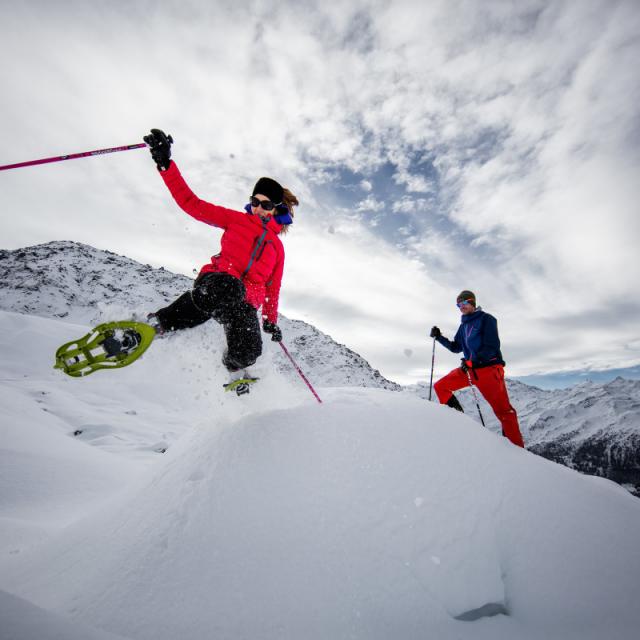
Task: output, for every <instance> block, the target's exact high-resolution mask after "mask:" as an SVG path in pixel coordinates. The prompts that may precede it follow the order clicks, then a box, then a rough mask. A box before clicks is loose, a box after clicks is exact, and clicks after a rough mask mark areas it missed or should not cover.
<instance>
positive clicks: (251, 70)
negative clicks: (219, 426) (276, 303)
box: [0, 0, 640, 384]
mask: <svg viewBox="0 0 640 640" xmlns="http://www.w3.org/2000/svg"><path fill="white" fill-rule="evenodd" d="M0 54H1V55H2V59H3V60H5V61H11V62H10V63H9V62H4V63H3V65H2V67H1V69H0V83H1V86H2V88H3V100H2V101H1V102H0V123H1V125H0V126H1V127H2V142H3V144H2V145H0V165H4V164H11V163H15V162H20V161H25V160H30V159H36V158H43V157H48V156H54V155H60V154H70V153H77V152H81V151H87V150H92V149H100V148H107V147H114V146H120V145H125V144H133V143H137V142H140V141H141V138H142V136H143V135H145V134H146V133H147V132H148V130H149V129H150V128H152V127H158V128H162V129H163V130H165V131H166V132H167V133H170V134H171V135H172V136H173V138H174V140H175V144H174V146H173V158H174V160H175V161H176V163H177V164H178V166H179V168H180V170H181V171H182V173H183V175H184V176H185V178H186V180H187V182H188V183H189V185H190V186H191V188H192V189H193V190H194V191H195V193H196V194H198V195H199V196H200V197H201V198H203V199H205V200H208V201H210V202H214V203H216V204H221V205H224V206H227V207H231V208H237V209H242V207H243V206H244V204H245V203H246V202H247V200H248V195H249V194H250V192H251V189H252V187H253V184H254V182H255V180H256V179H257V178H258V177H260V176H262V175H268V176H272V177H274V178H275V179H277V180H278V181H280V182H281V183H282V184H284V185H285V186H287V187H289V188H290V189H291V190H292V191H293V192H294V193H295V194H296V195H297V196H298V198H299V200H300V202H301V205H300V207H299V208H298V211H297V215H296V220H295V223H294V225H293V227H292V228H291V232H290V233H289V234H287V236H286V237H285V238H284V243H285V248H286V252H287V258H286V265H285V274H284V279H283V287H282V292H281V300H280V302H281V304H280V311H281V313H283V314H284V315H286V316H288V317H290V318H298V319H301V320H305V321H307V322H309V323H311V324H313V325H315V326H316V327H317V328H319V329H320V330H322V331H324V332H325V333H328V334H329V335H331V336H332V337H333V338H334V339H335V340H337V341H338V342H341V343H344V344H346V345H348V346H349V347H350V348H352V349H354V350H355V351H357V352H358V353H360V354H361V355H363V356H364V357H365V358H366V359H367V360H368V361H369V362H370V363H371V364H372V365H373V366H374V367H375V368H377V369H379V370H380V371H381V373H383V375H385V376H386V377H388V378H390V379H393V380H395V381H396V382H400V383H405V384H407V383H411V382H417V381H418V380H425V379H428V377H429V373H430V367H431V356H432V340H431V339H430V338H429V330H430V328H431V326H432V325H434V324H436V325H438V326H439V327H440V328H441V330H442V332H443V334H444V335H447V336H449V337H452V336H453V334H454V333H455V331H456V329H457V327H458V325H459V314H458V312H457V309H456V307H455V299H456V296H457V294H458V293H459V292H460V291H461V290H462V289H471V290H472V291H474V292H475V293H476V296H477V300H478V303H479V304H480V305H481V306H482V307H483V308H484V309H485V310H486V311H488V312H489V313H492V314H493V315H495V316H496V317H497V318H498V323H499V330H500V337H501V340H502V351H503V355H504V357H505V360H506V361H507V375H508V376H510V377H516V376H536V380H544V379H546V380H547V381H549V380H552V379H555V380H560V379H563V380H568V379H569V378H570V377H571V376H573V377H575V378H581V377H582V378H584V376H588V375H589V374H590V373H593V372H602V371H603V370H616V373H620V371H622V373H623V375H624V373H625V372H629V373H630V375H633V377H638V365H640V330H639V328H638V327H639V326H640V323H639V322H638V317H637V316H638V312H639V311H640V298H638V297H637V296H635V290H636V284H637V281H638V277H639V276H640V264H639V261H638V258H637V250H636V245H637V243H638V241H639V240H640V217H639V215H638V214H639V213H640V211H639V208H640V207H639V205H638V202H640V179H639V178H640V171H639V169H640V145H639V141H640V117H639V107H638V105H639V104H640V76H639V74H638V72H637V61H638V59H639V54H640V4H638V3H637V2H635V1H634V0H628V1H625V0H619V1H614V0H603V1H601V2H600V1H596V0H588V1H587V0H585V1H584V2H579V3H576V2H569V1H567V2H563V1H556V2H551V1H537V0H536V1H534V0H531V1H525V0H523V1H520V2H508V1H487V2H479V1H477V2H472V1H458V2H451V1H446V2H445V1H435V0H434V1H430V2H418V1H401V0H394V1H393V2H388V1H385V2H382V1H380V2H378V1H370V0H369V1H363V0H350V1H349V2H323V3H321V2H297V1H296V2H293V1H291V2H289V1H279V2H275V1H255V2H244V1H242V0H240V1H236V0H234V1H233V2H231V1H230V2H219V1H218V2H205V1H195V0H191V1H189V0H187V1H182V2H179V3H178V2H162V1H157V0H156V1H154V2H146V1H138V2H135V1H130V2H124V1H118V0H114V1H113V2H111V3H108V5H107V4H106V3H86V2H84V3H81V2H71V1H58V2H55V3H50V2H39V1H28V0H27V1H25V2H21V3H13V2H8V1H7V0H1V1H0ZM0 212H1V214H2V215H1V216H0V225H1V226H0V237H1V238H2V241H1V243H0V246H1V248H5V249H14V248H18V247H22V246H28V245H33V244H38V243H41V242H48V241H51V240H75V241H78V242H85V243H87V244H91V245H93V246H96V247H98V248H101V249H108V250H110V251H114V252H116V253H121V254H124V255H127V256H129V257H131V258H134V259H136V260H140V261H142V262H144V263H147V264H151V265H152V266H164V267H166V268H168V269H171V270H173V271H176V272H179V273H184V274H187V275H193V274H194V270H199V269H200V267H201V266H202V265H203V264H204V263H205V262H207V261H208V260H209V259H210V256H212V255H214V254H215V253H217V251H218V247H219V237H220V232H219V231H218V230H216V229H214V228H211V227H208V226H205V225H202V224H201V223H197V222H196V221H193V220H191V219H190V218H189V217H188V216H186V215H185V214H184V213H182V212H181V211H180V210H179V209H177V207H176V205H175V203H174V202H173V200H172V199H171V197H170V195H169V193H168V192H167V190H166V188H165V187H164V185H163V183H162V181H161V179H160V178H159V176H158V175H157V172H156V169H155V165H154V163H153V162H152V161H151V159H150V157H149V155H148V152H147V151H146V150H144V149H141V150H134V151H127V152H122V153H115V154H111V155H105V156H100V157H94V158H90V159H81V160H71V161H67V162H60V163H56V164H49V165H41V166H37V167H30V168H24V169H17V170H11V171H4V172H0ZM284 339H285V343H286V336H285V337H284ZM457 364H458V356H456V355H454V354H451V353H449V352H447V351H445V350H444V349H443V348H441V347H438V348H437V350H436V358H435V375H436V376H438V375H441V374H444V373H445V372H446V371H448V370H450V369H451V368H453V367H455V366H456V365H457ZM634 372H635V373H634ZM598 375H601V374H598Z"/></svg>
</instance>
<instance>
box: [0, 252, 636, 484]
mask: <svg viewBox="0 0 640 640" xmlns="http://www.w3.org/2000/svg"><path fill="white" fill-rule="evenodd" d="M191 284H192V281H191V280H190V279H189V278H187V277H185V276H179V275H175V274H172V273H170V272H168V271H166V270H164V269H153V268H151V267H150V266H148V265H142V264H140V263H138V262H135V261H133V260H130V259H129V258H126V257H123V256H118V255H116V254H113V253H110V252H108V251H100V250H98V249H95V248H93V247H89V246H87V245H82V244H78V243H74V242H50V243H47V244H44V245H37V246H35V247H27V248H24V249H19V250H15V251H0V309H5V310H8V311H15V312H19V313H29V314H35V315H38V316H42V317H49V318H51V317H55V318H60V319H63V320H64V321H65V322H73V323H77V324H81V325H82V327H81V328H80V329H75V328H74V329H72V330H70V333H69V334H64V335H63V340H62V341H66V340H68V339H70V338H72V337H76V336H79V335H80V334H81V333H83V332H84V329H85V328H86V325H94V324H96V323H97V322H100V321H107V320H116V319H122V318H128V317H131V316H133V315H138V316H142V317H144V315H145V314H146V313H147V312H148V311H149V310H155V309H157V308H159V307H160V306H163V305H165V304H167V303H168V302H170V301H171V300H173V299H174V298H175V297H176V296H178V295H179V294H180V293H181V292H183V291H184V290H185V289H187V288H189V287H190V286H191ZM280 322H281V325H282V327H283V330H284V335H285V342H286V344H287V347H288V348H289V350H290V351H291V353H292V354H293V357H294V358H295V359H296V361H298V362H299V364H300V366H301V367H302V369H303V370H304V371H305V372H306V373H307V375H308V376H309V378H310V380H311V382H312V384H314V385H315V386H321V385H328V386H362V387H373V388H384V389H390V390H396V391H398V390H402V389H403V387H401V386H400V385H397V384H395V383H394V382H391V381H389V380H387V379H385V378H384V377H383V376H381V375H380V373H379V372H378V371H376V370H374V369H372V368H371V367H370V366H369V364H368V363H367V362H366V361H365V360H364V359H363V358H361V357H360V356H359V355H358V354H356V353H355V352H353V351H351V350H350V349H348V348H347V347H345V346H344V345H341V344H337V343H336V342H334V341H333V340H332V339H331V338H330V337H329V336H327V335H326V334H323V333H322V332H320V331H318V330H317V329H316V328H315V327H312V326H310V325H308V324H306V323H304V322H301V321H298V320H289V319H287V318H285V317H283V316H281V318H280ZM171 339H178V340H179V341H180V343H181V344H183V343H182V342H181V341H182V340H184V339H185V338H184V337H182V336H181V337H180V338H178V337H177V336H176V337H172V338H171ZM192 339H193V340H196V341H199V343H201V344H202V345H203V346H204V345H206V344H207V343H209V345H210V347H209V348H208V349H206V350H205V351H206V353H211V356H207V358H205V359H204V360H202V361H200V362H196V361H194V362H193V363H192V365H191V366H192V367H196V368H198V369H202V372H201V373H202V375H203V376H205V377H206V376H207V375H212V374H213V372H214V371H215V370H217V369H218V368H219V364H218V363H219V354H220V344H221V340H222V339H223V337H222V332H221V331H220V328H219V327H218V326H217V325H215V324H214V323H208V324H207V325H206V327H205V328H202V329H198V330H197V331H196V334H195V335H194V336H193V337H190V338H188V340H189V341H190V340H192ZM157 349H159V347H156V346H154V351H156V350H157ZM267 351H268V355H267V357H266V358H264V359H263V361H262V362H261V364H260V369H261V370H262V371H265V370H269V369H271V368H274V367H275V368H276V369H278V371H279V372H280V373H281V374H282V375H283V376H284V378H285V382H284V384H287V383H288V384H291V385H293V386H294V387H298V386H299V385H300V384H301V381H300V379H299V378H298V376H297V375H296V374H295V372H294V371H293V369H292V367H291V366H290V364H289V362H288V361H287V360H286V358H285V357H284V355H283V354H282V353H281V352H280V350H279V349H274V348H273V345H272V344H271V343H269V342H267ZM445 357H451V362H452V366H455V364H456V359H455V358H454V357H453V356H451V354H446V356H445ZM507 384H508V386H509V391H510V394H511V399H512V403H513V405H514V406H515V407H516V409H517V411H518V414H519V417H520V423H521V428H522V431H523V434H524V437H525V441H526V443H527V446H528V447H529V449H530V450H531V451H534V452H536V453H538V454H540V455H542V456H544V457H547V458H549V459H551V460H554V461H556V462H560V463H562V464H565V465H567V466H569V467H571V468H574V469H577V470H579V471H582V472H586V473H593V474H596V475H601V476H603V477H607V478H609V479H612V480H614V481H616V482H619V483H621V484H622V485H623V486H625V487H626V488H627V489H629V490H630V491H631V492H632V493H634V494H635V495H638V496H640V381H623V380H617V381H614V382H612V383H609V384H606V385H597V384H593V383H585V384H583V385H578V386H577V387H574V388H573V389H570V390H556V391H543V390H541V389H537V388H536V387H532V386H529V385H526V384H522V383H520V382H517V381H513V380H510V381H508V382H507ZM404 390H406V391H408V392H409V393H412V394H417V395H418V396H420V397H422V398H427V397H428V387H427V386H426V385H424V384H421V385H415V386H411V387H405V388H404ZM460 396H461V401H462V404H463V405H464V406H465V409H466V411H467V413H468V414H469V416H470V417H472V418H473V419H475V420H478V417H477V409H476V407H475V403H474V401H473V398H472V396H471V394H470V393H469V392H468V391H467V392H464V391H463V392H462V393H461V394H460ZM480 403H481V409H482V412H483V416H484V419H485V422H486V423H487V425H488V426H489V428H490V429H492V430H494V431H496V432H498V431H499V425H498V423H497V421H496V419H495V417H494V416H493V413H492V412H491V410H490V408H489V407H488V406H487V405H486V403H485V402H484V400H482V399H481V400H480ZM97 433H99V429H98V432H97ZM84 437H86V438H89V437H91V431H90V430H88V431H85V435H84ZM96 437H100V436H98V435H97V434H96ZM168 438H169V439H170V438H171V435H170V434H169V436H168ZM166 439H167V438H164V437H163V436H162V434H160V437H159V438H158V443H157V444H158V448H162V447H163V444H162V443H163V442H164V441H165V440H166Z"/></svg>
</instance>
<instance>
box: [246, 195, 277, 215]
mask: <svg viewBox="0 0 640 640" xmlns="http://www.w3.org/2000/svg"><path fill="white" fill-rule="evenodd" d="M251 206H252V207H256V209H257V208H258V207H262V209H263V211H273V210H274V209H275V208H276V205H275V204H274V203H273V202H271V200H258V198H256V197H255V196H251Z"/></svg>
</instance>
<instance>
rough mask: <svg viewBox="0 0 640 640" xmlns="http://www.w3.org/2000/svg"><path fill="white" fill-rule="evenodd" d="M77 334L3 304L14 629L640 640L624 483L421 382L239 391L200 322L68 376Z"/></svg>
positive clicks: (1, 378)
mask: <svg viewBox="0 0 640 640" xmlns="http://www.w3.org/2000/svg"><path fill="white" fill-rule="evenodd" d="M70 328H73V329H75V327H71V325H69V324H68V323H65V322H62V321H60V320H53V319H46V318H39V317H34V316H28V315H19V314H14V313H9V312H2V313H0V336H2V337H3V341H2V342H0V348H1V350H2V354H3V358H2V360H1V362H0V389H2V393H3V395H2V406H3V416H8V417H9V419H4V418H3V421H2V433H1V437H0V448H1V449H0V450H1V452H2V456H3V459H4V460H5V461H9V462H10V461H11V460H12V459H13V458H14V456H19V460H20V463H19V464H17V463H16V464H9V465H8V466H7V465H6V464H3V465H2V466H1V467H0V469H2V476H0V481H1V483H2V484H1V486H0V496H1V497H2V501H1V502H0V524H1V526H2V530H3V531H6V532H7V535H6V536H5V538H4V540H3V546H2V549H0V590H2V591H3V592H4V593H0V615H2V618H3V621H6V622H7V623H8V624H4V625H0V639H2V640H6V639H8V638H21V639H25V638H38V639H43V640H48V639H51V638H62V637H68V638H76V637H77V638H80V637H86V638H101V637H108V636H101V635H100V633H102V632H104V633H113V634H116V636H120V637H122V638H129V639H130V640H143V639H147V638H149V639H150V638H153V639H154V640H156V639H158V640H163V639H167V640H169V639H171V640H173V639H175V638H189V639H191V638H193V639H196V638H198V639H199V638H255V639H265V638H266V639H268V638H278V639H285V638H287V639H288V638H291V639H293V638H296V639H297V638H305V639H310V640H313V639H315V638H318V639H320V638H323V639H324V638H326V639H336V638H356V639H360V638H361V639H367V640H376V639H378V638H379V639H381V640H382V639H384V640H387V639H388V638H392V637H397V638H403V639H407V640H411V639H412V638H425V637H434V638H438V639H442V640H448V639H453V638H456V639H467V638H469V639H471V638H473V639H479V640H483V639H484V638H487V639H488V638H491V639H492V640H495V639H496V638H505V639H507V638H508V639H510V640H512V639H515V640H517V639H519V638H521V639H523V640H533V639H534V638H535V639H538V638H543V637H544V638H557V639H561V638H562V639H563V640H564V639H571V638H576V639H577V638H580V639H581V640H585V639H587V640H589V639H594V640H595V639H596V638H598V639H601V638H611V639H614V640H616V639H619V640H627V639H629V640H630V639H631V638H635V637H637V631H638V628H639V626H640V610H638V608H637V606H636V601H637V593H638V575H640V548H639V547H638V545H637V540H638V538H639V536H640V502H639V501H638V500H637V499H635V498H633V497H632V496H630V495H629V494H628V493H627V492H626V491H624V490H622V489H621V488H619V487H618V486H617V485H615V484H613V483H611V482H608V481H606V480H602V479H598V478H593V477H588V476H583V475H580V474H578V473H576V472H574V471H571V470H569V469H566V468H565V467H562V466H559V465H556V464H554V463H551V462H549V461H546V460H544V459H542V458H540V457H539V456H535V455H533V454H531V453H528V452H526V451H522V450H520V449H518V448H516V447H513V446H512V445H511V444H510V443H508V442H507V441H506V440H505V439H503V438H501V437H498V436H496V435H494V434H492V433H490V432H489V431H487V430H483V429H480V428H478V426H477V424H476V423H475V422H474V421H473V420H471V419H470V418H469V417H467V416H463V415H460V414H458V413H456V412H453V411H451V410H449V409H447V408H446V407H442V406H439V405H436V404H434V403H427V402H424V401H423V400H421V399H420V398H418V397H416V396H415V395H411V394H404V393H394V392H391V391H387V390H383V389H363V388H357V387H350V388H349V387H342V388H331V387H322V388H321V389H320V392H321V394H322V396H323V399H324V403H323V404H322V405H319V404H317V403H316V402H315V401H314V400H313V398H312V397H311V396H310V395H309V394H308V392H307V390H306V389H305V388H304V387H291V386H288V387H287V388H286V389H285V388H283V381H284V380H285V379H284V378H283V377H282V374H280V373H279V372H277V371H274V370H272V371H267V372H265V377H264V380H263V381H262V382H263V383H264V384H263V385H262V386H261V387H257V388H256V393H255V394H252V395H251V396H249V397H245V398H237V397H235V396H233V397H228V396H225V395H224V394H222V393H220V387H219V383H221V380H218V379H216V377H215V375H214V376H213V377H212V376H211V373H210V372H211V369H210V368H209V366H208V364H207V362H206V361H207V359H209V358H213V359H214V360H215V359H216V358H217V357H218V355H219V354H218V353H216V352H215V351H212V347H211V343H210V340H208V339H206V336H207V332H206V330H205V328H200V329H197V330H195V331H196V332H197V331H200V332H201V333H202V335H201V336H199V335H198V334H197V333H196V334H195V335H192V337H191V338H190V339H189V340H182V338H181V336H175V337H174V338H172V339H168V340H164V341H160V342H159V343H158V344H157V345H156V346H157V348H156V347H154V349H153V350H150V351H149V352H148V353H147V354H145V356H144V357H143V358H142V359H141V360H140V361H139V362H138V363H136V364H135V365H134V366H132V367H129V368H128V369H123V370H121V371H118V372H99V373H96V374H94V375H93V376H90V377H88V378H86V379H72V378H68V377H65V376H63V375H62V374H61V373H60V372H57V371H54V370H53V369H52V368H51V365H52V358H51V354H52V352H53V350H54V348H55V346H56V345H57V344H58V343H59V342H61V337H62V336H63V334H65V333H67V332H68V331H69V329H70ZM12 338H13V339H12ZM194 361H201V362H202V363H203V364H202V367H194V366H193V365H192V363H193V362H194ZM220 375H221V374H220ZM98 426H100V429H98ZM77 430H82V431H83V433H82V434H80V435H78V436H74V432H75V431H77ZM85 434H86V437H83V436H85ZM160 441H162V442H164V443H165V444H166V445H167V449H166V452H165V453H163V454H162V453H159V452H158V451H157V450H156V449H157V448H156V444H157V443H158V442H160ZM73 487H75V488H76V490H75V491H73V490H72V489H73ZM7 525H9V526H7ZM61 527H66V528H64V529H61ZM25 531H27V532H32V533H31V534H30V535H27V536H25V535H24V534H23V532H25ZM34 531H35V532H37V534H35V533H33V532H34ZM87 628H88V629H89V630H88V631H87ZM61 629H62V631H60V630H61ZM63 631H66V633H67V634H68V635H67V636H64V635H61V634H62V632H63ZM83 633H85V635H84V636H83V635H82V634H83ZM56 634H58V635H56Z"/></svg>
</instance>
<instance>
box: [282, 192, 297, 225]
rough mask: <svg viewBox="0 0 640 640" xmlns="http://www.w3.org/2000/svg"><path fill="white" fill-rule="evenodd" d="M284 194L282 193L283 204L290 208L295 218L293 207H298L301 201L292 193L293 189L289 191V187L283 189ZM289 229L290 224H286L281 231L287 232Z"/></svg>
mask: <svg viewBox="0 0 640 640" xmlns="http://www.w3.org/2000/svg"><path fill="white" fill-rule="evenodd" d="M282 191H283V194H282V204H284V205H286V206H287V209H289V213H290V215H291V217H292V218H293V216H294V215H295V214H294V211H293V207H297V206H298V205H299V204H300V203H299V202H298V198H296V197H295V196H294V195H293V193H291V191H289V189H286V188H283V189H282ZM287 231H289V225H288V224H287V225H284V226H283V227H282V230H281V231H280V233H287Z"/></svg>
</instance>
